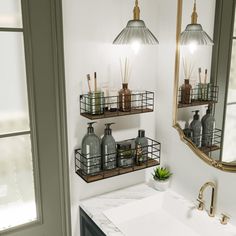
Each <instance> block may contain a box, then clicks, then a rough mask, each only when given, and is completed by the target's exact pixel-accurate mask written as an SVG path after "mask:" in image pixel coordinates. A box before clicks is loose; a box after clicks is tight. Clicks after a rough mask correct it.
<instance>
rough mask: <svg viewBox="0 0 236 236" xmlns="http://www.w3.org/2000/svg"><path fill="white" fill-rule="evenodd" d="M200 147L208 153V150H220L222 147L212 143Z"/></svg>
mask: <svg viewBox="0 0 236 236" xmlns="http://www.w3.org/2000/svg"><path fill="white" fill-rule="evenodd" d="M199 149H200V150H201V151H202V152H204V153H208V152H213V151H217V150H220V147H219V146H217V145H212V146H210V147H200V148H199Z"/></svg>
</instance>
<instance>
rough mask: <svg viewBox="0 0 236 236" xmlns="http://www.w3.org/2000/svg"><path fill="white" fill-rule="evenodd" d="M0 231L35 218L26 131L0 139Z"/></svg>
mask: <svg viewBox="0 0 236 236" xmlns="http://www.w3.org/2000/svg"><path fill="white" fill-rule="evenodd" d="M0 153H1V155H0V231H1V230H3V229H7V228H10V227H13V226H17V225H20V224H24V223H28V222H31V221H33V220H35V219H36V217H37V216H36V204H35V192H34V178H33V165H32V153H31V141H30V136H29V135H21V136H16V137H9V138H2V139H0Z"/></svg>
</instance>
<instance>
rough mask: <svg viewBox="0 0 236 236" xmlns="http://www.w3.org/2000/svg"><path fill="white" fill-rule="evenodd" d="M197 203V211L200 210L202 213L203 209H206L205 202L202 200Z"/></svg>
mask: <svg viewBox="0 0 236 236" xmlns="http://www.w3.org/2000/svg"><path fill="white" fill-rule="evenodd" d="M197 201H198V207H197V209H198V210H200V211H203V209H204V205H205V204H204V201H203V200H202V199H199V198H198V199H197Z"/></svg>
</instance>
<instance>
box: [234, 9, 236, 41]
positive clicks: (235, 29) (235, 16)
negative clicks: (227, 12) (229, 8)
mask: <svg viewBox="0 0 236 236" xmlns="http://www.w3.org/2000/svg"><path fill="white" fill-rule="evenodd" d="M234 37H236V7H235V15H234Z"/></svg>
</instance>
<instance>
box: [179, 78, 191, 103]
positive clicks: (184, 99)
mask: <svg viewBox="0 0 236 236" xmlns="http://www.w3.org/2000/svg"><path fill="white" fill-rule="evenodd" d="M191 92H192V85H191V84H190V83H189V79H185V80H184V84H183V85H182V86H181V103H183V104H189V103H191V100H192V99H191Z"/></svg>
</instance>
